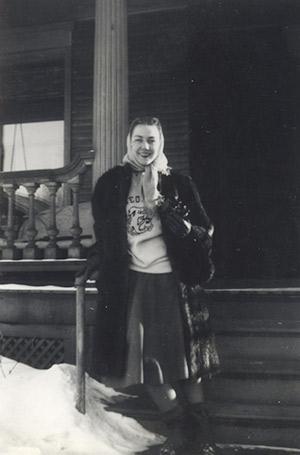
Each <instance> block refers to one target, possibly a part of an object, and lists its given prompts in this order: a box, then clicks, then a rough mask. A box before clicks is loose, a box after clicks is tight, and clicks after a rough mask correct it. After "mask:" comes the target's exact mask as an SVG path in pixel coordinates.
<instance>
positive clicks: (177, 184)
mask: <svg viewBox="0 0 300 455" xmlns="http://www.w3.org/2000/svg"><path fill="white" fill-rule="evenodd" d="M163 149H164V137H163V132H162V127H161V124H160V122H159V120H158V119H157V118H152V117H143V118H137V119H135V120H134V121H133V122H132V124H131V126H130V129H129V134H128V137H127V153H126V155H125V157H124V159H123V163H122V165H119V166H116V167H114V168H113V169H111V170H109V171H108V172H106V173H105V174H104V175H102V176H101V177H100V179H99V180H98V182H97V184H96V187H95V190H94V194H93V197H92V211H93V217H94V221H95V224H94V230H95V236H96V244H95V246H94V249H93V252H92V254H91V255H90V256H89V259H88V261H87V269H86V272H85V275H84V277H83V279H86V278H87V277H88V276H90V275H91V273H92V272H93V271H94V270H97V272H98V280H97V287H98V290H99V295H100V304H99V314H98V316H97V325H98V326H97V330H96V333H97V339H96V340H95V343H94V346H95V352H94V356H93V360H94V364H93V372H92V374H94V375H96V376H98V377H99V376H101V377H102V378H103V377H107V378H112V377H115V378H122V379H123V383H124V385H126V386H127V385H131V384H141V383H142V384H145V386H146V387H147V390H148V392H149V394H150V396H151V397H152V399H153V401H154V403H156V405H157V407H158V408H159V410H160V412H161V413H162V415H164V416H168V415H172V412H173V411H172V410H174V409H176V410H178V408H179V407H180V409H181V411H182V416H184V417H183V421H188V420H187V419H186V417H188V416H190V412H188V411H187V409H189V408H188V406H187V403H188V394H187V393H185V392H186V391H187V390H188V387H186V386H185V385H184V384H188V383H189V382H190V381H191V380H194V381H197V380H198V379H199V378H201V377H203V376H205V375H206V376H210V375H211V374H212V373H213V372H214V371H216V370H217V369H218V365H219V364H218V356H217V353H216V350H215V345H214V339H213V336H212V334H211V331H210V327H209V321H208V311H207V307H206V305H205V303H204V300H203V293H202V292H201V288H200V285H201V284H202V283H204V282H207V281H208V280H209V279H210V278H211V277H212V275H213V272H214V268H213V264H212V261H211V257H210V256H211V246H212V239H211V237H212V232H213V228H212V225H211V223H210V221H209V219H208V217H207V215H206V213H205V210H204V208H203V206H202V204H201V201H200V198H199V194H198V192H197V190H196V188H195V186H194V184H193V182H192V180H191V178H189V177H186V176H182V175H179V174H176V173H175V172H173V171H172V170H171V169H170V168H169V166H168V161H167V158H166V156H165V154H164V152H163ZM189 423H190V421H189ZM204 450H205V449H204V448H203V453H212V452H204ZM164 453H167V452H164Z"/></svg>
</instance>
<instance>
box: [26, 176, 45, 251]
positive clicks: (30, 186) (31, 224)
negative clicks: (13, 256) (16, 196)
mask: <svg viewBox="0 0 300 455" xmlns="http://www.w3.org/2000/svg"><path fill="white" fill-rule="evenodd" d="M24 186H25V188H26V190H27V193H28V199H29V207H28V228H27V236H28V244H27V245H26V247H25V248H24V250H23V258H24V259H39V258H41V256H42V255H41V251H40V250H39V249H38V248H37V247H36V245H35V237H36V235H37V230H36V228H35V210H34V199H35V192H36V190H37V188H38V186H39V185H38V184H36V183H25V184H24Z"/></svg>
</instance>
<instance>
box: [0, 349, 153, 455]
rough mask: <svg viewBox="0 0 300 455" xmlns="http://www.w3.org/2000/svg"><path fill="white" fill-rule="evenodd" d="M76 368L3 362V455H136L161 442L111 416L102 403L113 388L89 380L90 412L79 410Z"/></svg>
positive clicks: (0, 395) (0, 377) (133, 424)
mask: <svg viewBox="0 0 300 455" xmlns="http://www.w3.org/2000/svg"><path fill="white" fill-rule="evenodd" d="M75 375H76V369H75V367H74V366H72V365H67V364H62V365H54V366H53V367H51V368H50V369H48V370H37V369H34V368H31V367H29V366H26V365H24V364H21V363H19V364H16V362H15V361H13V360H10V359H7V358H2V359H1V365H0V453H1V455H58V454H66V455H119V454H133V453H136V452H139V451H142V450H145V449H146V448H147V447H149V446H150V445H152V444H157V443H159V442H161V441H162V437H160V436H158V435H154V434H153V433H150V432H148V431H147V430H145V429H144V428H143V427H142V426H141V425H140V424H139V423H138V422H136V421H135V420H134V419H130V418H128V417H124V416H122V415H120V414H117V413H112V412H107V411H106V410H105V409H104V406H103V404H102V402H101V399H106V400H109V399H110V398H111V397H112V396H113V395H116V394H117V392H115V391H114V390H113V389H111V388H108V387H105V386H104V385H103V384H99V383H98V382H96V381H95V380H93V379H91V378H90V377H87V403H86V406H87V413H86V414H85V415H82V414H80V413H79V412H78V411H77V410H76V409H75V378H76V376H75Z"/></svg>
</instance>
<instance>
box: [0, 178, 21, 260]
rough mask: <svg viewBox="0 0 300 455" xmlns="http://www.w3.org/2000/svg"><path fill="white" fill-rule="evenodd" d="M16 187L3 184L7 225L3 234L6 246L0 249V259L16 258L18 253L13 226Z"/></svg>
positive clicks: (10, 184)
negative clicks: (0, 256)
mask: <svg viewBox="0 0 300 455" xmlns="http://www.w3.org/2000/svg"><path fill="white" fill-rule="evenodd" d="M17 188H18V187H17V186H16V185H14V184H12V183H9V184H5V185H3V189H4V191H5V193H6V194H7V197H8V212H7V225H6V226H5V230H4V234H5V239H6V246H5V247H4V248H3V250H2V259H18V258H19V256H20V254H19V251H18V250H17V248H16V247H15V239H16V232H15V228H14V205H15V193H16V189H17Z"/></svg>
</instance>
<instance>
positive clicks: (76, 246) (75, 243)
mask: <svg viewBox="0 0 300 455" xmlns="http://www.w3.org/2000/svg"><path fill="white" fill-rule="evenodd" d="M68 186H69V187H70V188H71V190H72V195H73V214H72V220H73V222H72V227H71V229H70V231H71V234H72V237H73V240H72V243H71V245H70V247H69V248H68V257H70V258H81V257H82V252H83V248H82V245H81V243H80V234H81V233H82V229H81V227H80V220H79V198H78V196H79V186H80V185H79V182H78V181H76V182H68Z"/></svg>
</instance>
